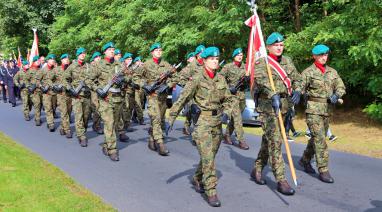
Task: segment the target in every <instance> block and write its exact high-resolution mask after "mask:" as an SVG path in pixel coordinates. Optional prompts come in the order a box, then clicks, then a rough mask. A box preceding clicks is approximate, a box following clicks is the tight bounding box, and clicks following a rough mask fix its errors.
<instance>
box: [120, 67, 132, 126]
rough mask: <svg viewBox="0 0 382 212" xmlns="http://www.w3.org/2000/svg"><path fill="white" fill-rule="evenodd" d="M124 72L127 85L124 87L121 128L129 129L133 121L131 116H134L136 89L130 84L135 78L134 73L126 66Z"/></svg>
mask: <svg viewBox="0 0 382 212" xmlns="http://www.w3.org/2000/svg"><path fill="white" fill-rule="evenodd" d="M122 69H123V72H124V73H125V76H126V79H127V81H126V83H125V85H124V87H123V91H122V92H123V95H124V101H123V103H122V116H121V120H120V123H119V125H120V128H124V129H127V128H128V127H129V126H130V121H131V115H132V110H133V107H134V101H135V99H134V98H135V96H134V95H135V92H134V88H132V86H131V85H130V84H129V83H130V82H131V80H132V77H133V72H132V70H131V67H129V68H127V67H126V66H125V65H123V67H122Z"/></svg>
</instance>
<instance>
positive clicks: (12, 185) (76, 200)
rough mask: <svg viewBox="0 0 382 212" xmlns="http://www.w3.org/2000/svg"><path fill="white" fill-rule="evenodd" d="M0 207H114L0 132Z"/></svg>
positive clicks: (40, 209) (70, 209) (52, 209)
mask: <svg viewBox="0 0 382 212" xmlns="http://www.w3.org/2000/svg"><path fill="white" fill-rule="evenodd" d="M0 211H115V210H114V209H113V208H112V207H111V206H110V205H107V204H105V203H104V202H103V201H102V200H101V198H100V197H98V196H96V195H94V194H93V193H91V192H90V191H89V190H87V189H85V188H83V187H81V186H79V185H78V184H77V183H75V182H74V181H73V180H72V179H71V178H70V177H69V176H67V175H66V174H65V173H64V172H63V171H61V170H60V169H58V168H56V167H55V166H53V165H51V164H50V163H48V162H47V161H45V160H43V159H42V158H40V157H39V156H37V155H36V154H34V153H32V152H31V151H29V150H27V149H26V148H24V147H22V146H21V145H19V144H17V143H16V142H14V141H13V140H12V139H10V138H9V137H7V136H5V135H4V134H3V133H1V132H0Z"/></svg>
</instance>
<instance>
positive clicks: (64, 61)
mask: <svg viewBox="0 0 382 212" xmlns="http://www.w3.org/2000/svg"><path fill="white" fill-rule="evenodd" d="M60 59H61V66H57V67H56V68H55V70H54V72H53V73H54V81H52V83H53V84H52V89H53V91H54V92H55V93H56V94H57V102H58V109H59V110H60V114H61V122H60V127H59V128H60V135H65V136H66V138H68V139H70V138H72V132H71V130H70V115H71V113H72V98H71V97H70V95H69V93H68V91H67V88H66V87H65V85H66V80H65V79H64V75H65V72H66V69H67V68H68V67H69V65H70V60H69V55H68V54H66V53H65V54H62V55H61V57H60Z"/></svg>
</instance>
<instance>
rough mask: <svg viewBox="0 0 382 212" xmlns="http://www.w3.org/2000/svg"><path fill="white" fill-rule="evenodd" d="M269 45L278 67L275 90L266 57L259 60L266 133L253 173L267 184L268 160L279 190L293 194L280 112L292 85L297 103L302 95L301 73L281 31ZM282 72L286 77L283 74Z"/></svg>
mask: <svg viewBox="0 0 382 212" xmlns="http://www.w3.org/2000/svg"><path fill="white" fill-rule="evenodd" d="M266 47H267V49H268V52H269V56H268V60H269V61H273V63H272V64H274V65H275V66H274V67H278V68H277V69H275V68H272V70H271V71H272V76H273V79H274V85H275V89H276V91H273V90H272V88H271V85H270V81H269V78H268V73H267V68H266V65H265V63H264V61H259V64H258V65H257V67H256V73H255V78H256V83H257V86H258V90H259V94H258V96H259V97H258V107H257V111H258V112H259V113H260V120H261V123H262V128H263V131H264V134H263V136H262V142H261V148H260V151H259V153H258V157H257V159H256V161H255V164H254V169H253V170H252V173H251V177H252V179H253V180H254V181H255V182H256V183H257V184H259V185H264V184H266V181H265V180H264V179H263V177H262V170H263V169H264V167H265V166H266V165H267V163H268V161H269V163H270V166H271V168H272V172H273V175H274V176H275V178H276V181H277V191H279V192H280V193H282V194H284V195H293V194H294V193H295V190H294V189H292V188H291V187H290V186H289V184H288V182H287V180H286V178H285V164H284V160H283V157H282V150H281V144H282V137H281V132H280V128H279V124H283V123H278V118H277V116H278V113H279V112H280V111H281V113H282V114H284V115H285V113H286V112H287V110H288V100H287V97H288V95H289V94H290V93H291V90H292V88H294V89H297V90H295V91H294V92H293V96H292V99H293V100H294V103H295V104H296V103H298V101H297V100H299V97H300V95H299V94H300V92H298V86H300V84H301V76H300V74H299V73H298V71H297V70H296V68H295V66H294V65H293V62H292V60H291V59H290V58H289V57H287V56H284V55H283V51H284V37H283V36H282V35H281V34H280V33H277V32H274V33H272V34H271V35H270V36H269V37H268V38H267V40H266ZM281 76H284V77H283V78H281ZM285 76H286V77H285ZM288 82H290V83H288Z"/></svg>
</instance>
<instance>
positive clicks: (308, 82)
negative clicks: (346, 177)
mask: <svg viewBox="0 0 382 212" xmlns="http://www.w3.org/2000/svg"><path fill="white" fill-rule="evenodd" d="M302 79H303V83H302V85H301V88H302V90H303V92H305V93H306V94H307V96H308V99H307V100H308V102H307V106H306V111H305V112H306V123H307V125H308V127H309V130H310V132H311V134H312V137H311V139H310V140H309V143H308V145H307V147H306V150H305V151H304V154H303V157H302V162H304V163H306V164H308V163H310V161H311V159H312V157H313V156H314V154H316V163H317V168H318V171H319V172H320V173H323V172H327V171H328V163H329V151H328V146H327V144H326V141H325V135H326V132H327V131H328V127H329V116H330V114H331V111H330V109H331V107H330V106H329V103H328V99H329V97H330V96H331V95H332V94H336V95H337V96H338V97H340V98H341V96H343V95H344V94H345V85H344V83H343V82H342V80H341V78H340V76H339V75H338V73H337V71H336V70H334V69H333V68H331V67H329V66H326V71H325V73H324V74H322V72H321V71H320V70H319V69H318V68H317V67H316V65H315V64H313V65H311V66H310V67H308V68H307V69H305V70H304V71H303V72H302Z"/></svg>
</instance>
